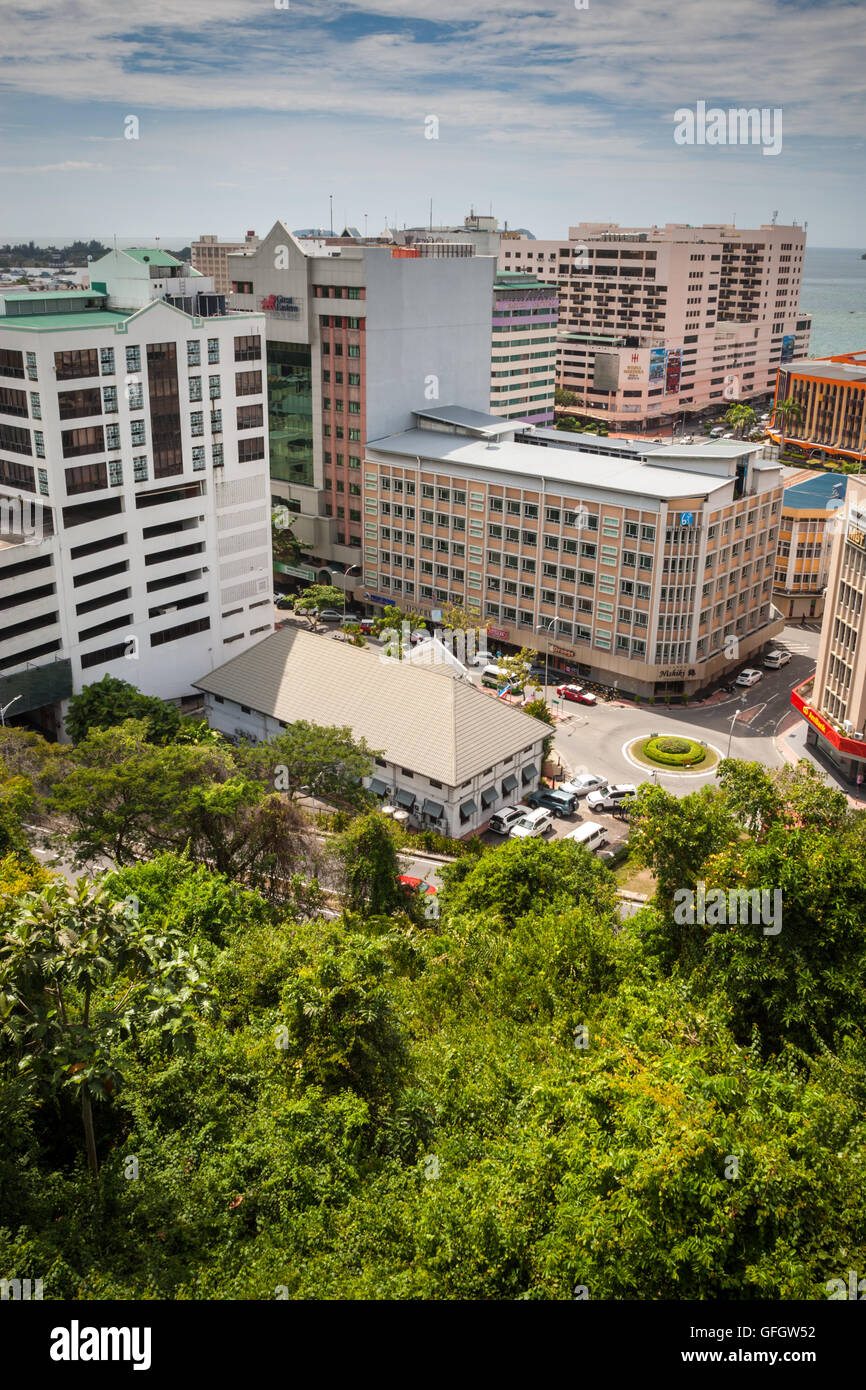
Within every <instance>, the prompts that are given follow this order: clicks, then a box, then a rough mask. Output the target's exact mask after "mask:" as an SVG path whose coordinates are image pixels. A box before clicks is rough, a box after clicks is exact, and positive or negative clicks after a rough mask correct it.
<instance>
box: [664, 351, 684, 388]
mask: <svg viewBox="0 0 866 1390" xmlns="http://www.w3.org/2000/svg"><path fill="white" fill-rule="evenodd" d="M682 366H683V350H682V348H671V349H670V351H669V352H668V359H667V368H666V371H665V395H666V396H673V395H675V394H676V392H677V391H679V389H680V372H681V371H682Z"/></svg>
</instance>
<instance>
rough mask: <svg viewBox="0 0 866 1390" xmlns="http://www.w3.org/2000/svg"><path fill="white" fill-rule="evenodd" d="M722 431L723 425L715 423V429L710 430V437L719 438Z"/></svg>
mask: <svg viewBox="0 0 866 1390" xmlns="http://www.w3.org/2000/svg"><path fill="white" fill-rule="evenodd" d="M724 433H725V429H724V426H723V425H716V427H715V429H712V430H710V439H721V438H722V436H723V435H724Z"/></svg>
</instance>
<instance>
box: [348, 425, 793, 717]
mask: <svg viewBox="0 0 866 1390" xmlns="http://www.w3.org/2000/svg"><path fill="white" fill-rule="evenodd" d="M782 491H783V483H782V477H781V472H780V469H779V465H778V462H777V461H776V459H775V458H773V457H771V456H770V455H769V454H768V452H767V451H765V450H764V448H763V447H762V446H761V445H757V444H752V445H750V444H744V443H739V442H738V441H736V440H724V441H720V442H718V443H715V442H714V443H705V444H701V445H696V446H693V447H689V446H683V445H680V446H675V447H667V448H658V449H654V450H653V451H652V452H650V453H647V455H646V457H645V458H640V457H634V456H632V457H626V458H622V457H616V456H615V455H613V454H610V455H608V456H606V457H600V456H599V455H598V454H594V453H588V454H581V452H580V450H579V448H575V449H558V448H540V447H538V446H537V445H534V444H528V443H527V444H522V443H518V442H516V440H515V424H514V422H513V421H511V422H509V421H505V420H500V419H497V418H496V417H494V416H492V415H482V414H479V413H477V412H474V411H469V410H465V409H462V408H460V407H453V406H452V407H442V408H432V409H430V410H420V411H418V412H416V416H415V423H414V427H413V428H411V429H408V430H404V431H402V432H401V433H399V434H394V435H390V436H388V437H386V438H383V439H371V441H370V442H369V443H368V445H367V449H366V451H365V456H364V507H365V540H364V581H365V592H366V593H368V594H369V595H370V596H371V601H372V602H373V603H378V604H386V603H390V602H395V603H397V604H400V603H401V602H403V603H405V604H406V605H407V606H413V607H414V608H416V609H418V610H419V611H420V612H422V613H424V614H425V615H426V614H432V611H433V610H435V609H436V608H441V607H442V605H443V604H446V603H449V602H451V603H458V604H461V605H464V606H465V607H466V608H467V610H468V611H469V613H470V614H471V616H472V617H473V619H474V620H475V621H477V622H479V623H480V622H482V621H483V622H484V625H485V626H487V628H488V636H489V640H490V643H491V645H492V644H493V643H500V644H502V645H503V646H508V647H521V646H527V647H533V648H535V649H536V650H539V651H544V649H545V648H546V647H547V646H548V644H549V650H550V654H551V657H552V658H553V664H554V665H555V667H556V668H557V669H558V670H562V671H563V672H565V673H566V674H568V675H573V676H575V677H577V678H583V679H592V680H596V681H602V682H605V683H607V684H610V685H614V684H616V685H617V687H618V688H619V689H621V690H622V691H623V692H628V693H631V694H638V695H641V696H654V697H658V696H662V697H663V696H664V695H665V694H671V695H672V694H682V693H685V694H689V695H692V694H695V693H696V692H697V691H699V690H701V689H703V688H705V687H706V686H707V685H709V684H711V683H712V681H713V680H714V679H716V678H717V677H719V676H721V675H723V674H725V673H727V672H729V671H730V669H731V659H732V658H731V656H730V651H731V643H730V641H729V640H728V639H729V638H731V637H735V638H736V640H737V644H738V645H737V647H736V650H737V652H738V655H739V658H740V659H741V660H746V659H747V658H748V657H749V656H752V655H757V653H758V652H760V650H761V648H762V647H763V646H764V645H765V643H767V641H768V640H769V639H770V638H772V637H774V636H775V635H776V634H777V633H778V632H780V631H781V628H782V625H783V624H782V620H781V617H780V615H779V613H778V612H777V611H776V609H775V608H774V606H773V603H772V587H773V572H774V567H775V558H776V546H777V541H778V531H779V521H780V515H781V507H782ZM377 510H378V517H377V516H376V511H377ZM377 521H378V530H379V534H378V536H375V534H374V528H375V525H376V522H377Z"/></svg>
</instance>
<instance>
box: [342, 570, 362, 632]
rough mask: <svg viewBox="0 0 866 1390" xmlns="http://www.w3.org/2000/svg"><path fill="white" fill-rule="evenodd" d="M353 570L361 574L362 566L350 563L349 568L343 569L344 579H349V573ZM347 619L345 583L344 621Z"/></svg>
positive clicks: (344, 588) (344, 586)
mask: <svg viewBox="0 0 866 1390" xmlns="http://www.w3.org/2000/svg"><path fill="white" fill-rule="evenodd" d="M352 570H357V571H358V573H359V574H360V573H361V566H360V565H350V566H349V568H348V569H347V570H343V578H344V579H348V578H349V575H350V574H351V573H352ZM345 619H346V585H345V584H344V585H343V621H344V622H345Z"/></svg>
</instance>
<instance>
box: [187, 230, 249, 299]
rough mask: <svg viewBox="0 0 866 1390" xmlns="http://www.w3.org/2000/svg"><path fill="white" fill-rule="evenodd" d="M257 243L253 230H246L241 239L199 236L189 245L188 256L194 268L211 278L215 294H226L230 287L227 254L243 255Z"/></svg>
mask: <svg viewBox="0 0 866 1390" xmlns="http://www.w3.org/2000/svg"><path fill="white" fill-rule="evenodd" d="M258 245H259V239H258V237H257V236H256V234H255V232H247V234H246V236H245V237H244V239H243V241H220V240H219V239H218V238H217V237H215V236H201V237H199V239H198V241H194V242H193V243H192V245H191V246H190V258H191V260H192V264H193V266H194V267H195V269H196V270H198V271H200V272H201V274H202V275H207V276H209V277H210V278H211V279H212V280H213V283H214V289H215V290H216V292H217V294H228V293H229V291H230V289H231V279H230V276H229V265H228V258H229V256H242V255H245V254H246V253H247V252H249V251H255V249H256V247H257V246H258Z"/></svg>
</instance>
